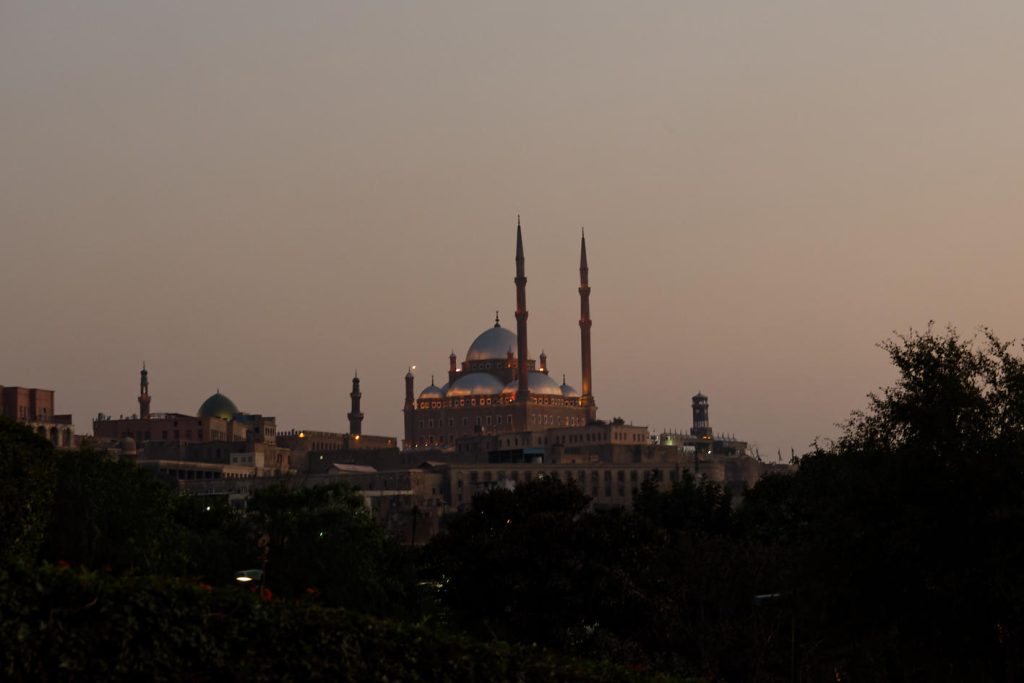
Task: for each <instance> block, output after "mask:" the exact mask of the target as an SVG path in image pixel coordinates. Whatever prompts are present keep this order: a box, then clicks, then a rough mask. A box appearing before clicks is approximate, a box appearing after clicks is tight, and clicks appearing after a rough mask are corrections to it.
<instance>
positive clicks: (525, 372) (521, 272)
mask: <svg viewBox="0 0 1024 683" xmlns="http://www.w3.org/2000/svg"><path fill="white" fill-rule="evenodd" d="M529 315H530V314H529V313H527V312H526V259H525V258H524V257H523V226H522V224H521V223H520V222H519V217H518V216H516V335H517V336H518V341H519V388H518V389H517V390H516V403H524V404H525V403H528V402H529V401H530V361H529V355H530V350H529V346H528V345H527V343H526V319H527V318H528V317H529Z"/></svg>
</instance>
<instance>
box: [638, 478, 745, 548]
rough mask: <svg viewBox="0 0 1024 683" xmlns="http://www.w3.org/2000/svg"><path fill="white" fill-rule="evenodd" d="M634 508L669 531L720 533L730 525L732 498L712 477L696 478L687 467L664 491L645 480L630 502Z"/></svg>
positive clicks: (725, 530)
mask: <svg viewBox="0 0 1024 683" xmlns="http://www.w3.org/2000/svg"><path fill="white" fill-rule="evenodd" d="M633 510H634V511H635V512H636V513H637V514H639V515H641V516H643V517H646V518H648V519H649V520H651V522H652V523H654V524H655V525H656V526H658V527H660V528H662V529H667V530H669V531H676V532H678V531H687V532H691V533H708V534H721V533H726V532H728V531H729V529H730V527H731V525H732V502H731V496H730V495H729V493H728V491H726V490H725V489H723V488H722V487H721V486H719V485H718V484H716V483H715V482H713V481H708V480H707V479H700V480H698V479H697V478H696V477H694V476H693V474H692V473H691V472H689V471H686V472H683V476H682V477H681V479H680V481H677V482H674V483H673V484H672V488H671V490H670V491H668V492H667V493H662V492H659V491H658V489H657V488H656V487H655V485H654V483H653V482H651V481H645V482H644V483H643V486H642V487H641V489H640V494H639V495H638V496H637V498H636V500H635V502H634V503H633Z"/></svg>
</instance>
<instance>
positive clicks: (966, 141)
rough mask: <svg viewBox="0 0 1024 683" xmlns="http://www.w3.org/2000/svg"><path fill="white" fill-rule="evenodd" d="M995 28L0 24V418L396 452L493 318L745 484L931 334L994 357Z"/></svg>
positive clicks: (881, 380) (402, 11) (269, 14)
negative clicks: (371, 443)
mask: <svg viewBox="0 0 1024 683" xmlns="http://www.w3.org/2000/svg"><path fill="white" fill-rule="evenodd" d="M1022 36H1024V3H1020V2H1009V1H1007V2H972V3H968V2H962V1H960V2H941V1H935V0H929V1H927V2H924V1H920V2H892V1H891V0H890V1H889V2H866V1H865V2H848V3H823V2H791V1H784V0H783V1H778V2H753V1H750V2H722V1H720V0H719V1H717V2H712V1H710V0H709V1H707V2H683V1H681V0H674V1H672V2H629V3H626V2H599V1H596V0H588V1H586V2H572V3H570V2H559V3H541V2H516V3H490V2H458V3H456V2H404V3H400V2H387V3H382V2H366V3H350V2H341V1H339V0H334V1H330V2H327V1H325V2H299V3H282V2H254V1H252V0H247V1H245V2H210V1H209V0H204V1H203V2H163V3H157V2H127V1H126V2H101V1H97V0H90V1H89V2H63V3H54V2H41V1H40V0H30V1H27V2H18V1H14V0H4V1H3V2H2V3H0V98H2V99H0V102H2V107H0V291H2V292H3V316H2V318H0V320H2V331H3V334H2V339H3V341H2V353H0V385H7V386H12V385H21V386H30V387H43V388H50V389H54V390H56V392H57V395H56V400H57V411H58V412H70V413H73V415H74V419H75V424H76V427H77V430H78V431H79V432H81V433H88V432H91V420H92V418H93V417H95V415H96V413H98V412H104V413H108V414H113V415H114V416H118V415H121V414H125V415H127V414H130V413H133V412H136V411H137V410H138V406H137V403H136V400H135V398H136V396H137V394H138V371H139V369H140V366H141V364H142V361H143V360H145V361H146V362H147V365H148V367H149V370H150V381H151V393H152V394H153V403H152V409H153V410H154V411H155V412H184V413H194V412H195V411H196V409H197V408H198V407H199V404H200V403H201V402H202V401H203V400H204V399H205V398H206V397H207V396H208V395H210V394H211V393H213V392H214V391H215V390H217V389H218V388H220V389H221V390H222V391H223V392H224V393H225V394H227V395H228V396H230V397H231V398H232V399H233V400H234V401H235V403H237V404H238V406H239V408H240V409H242V410H243V411H247V412H255V413H262V414H265V415H275V416H277V419H278V428H279V429H289V428H303V429H320V430H328V431H346V430H347V426H348V425H347V422H346V420H345V417H344V416H345V413H346V412H347V411H348V409H349V399H348V392H349V390H350V380H351V377H352V372H353V370H354V369H356V368H358V370H359V376H360V377H361V378H362V380H363V382H362V385H363V386H362V388H363V394H364V399H363V410H364V412H365V413H366V420H365V422H364V426H363V429H364V432H366V433H368V434H388V435H398V436H401V429H402V421H401V408H402V398H403V376H404V375H405V372H406V368H407V366H408V365H410V364H416V365H417V366H418V367H417V371H416V389H417V391H419V390H420V389H422V388H423V387H424V386H425V385H426V384H429V382H430V375H431V374H435V375H436V376H437V379H438V384H441V383H442V382H443V381H444V376H445V374H446V370H447V357H448V353H449V351H451V350H452V349H453V348H454V350H455V352H456V353H457V354H458V357H459V360H460V361H461V360H462V359H463V357H464V355H465V352H466V350H467V348H468V346H469V344H470V343H471V342H472V341H473V339H474V337H475V336H476V335H477V334H478V333H480V332H481V331H483V330H484V329H486V328H487V327H488V326H489V325H491V324H492V321H493V318H494V311H495V309H498V310H499V311H500V315H501V318H502V321H503V324H504V325H505V326H506V327H509V328H511V329H514V326H515V320H514V317H513V312H514V303H515V290H514V285H513V282H512V279H513V277H514V274H515V265H514V254H515V225H516V215H517V214H521V215H522V225H523V236H524V242H525V248H526V275H527V277H528V279H529V284H528V286H527V299H528V305H529V311H530V318H529V325H530V327H529V340H530V350H531V355H532V356H534V357H536V356H537V355H538V354H539V353H540V351H541V349H544V350H545V351H546V352H547V354H548V357H549V366H550V368H551V370H552V374H553V375H554V376H556V377H557V378H558V379H559V380H561V374H562V373H563V372H565V374H566V376H567V379H568V381H569V383H570V384H573V385H574V386H577V387H578V386H579V381H580V359H579V327H578V325H577V320H578V316H579V297H578V294H577V291H576V287H577V283H578V271H577V267H578V259H579V237H580V228H581V226H585V227H586V234H587V247H588V253H589V260H590V283H591V286H592V288H593V293H592V296H591V308H592V315H593V318H594V327H593V349H594V351H593V353H594V393H595V396H596V400H597V405H598V416H599V417H602V418H605V419H609V418H612V417H614V416H622V417H623V418H625V419H626V420H627V421H631V422H633V423H636V424H646V425H648V426H650V427H651V428H652V430H661V429H663V428H669V427H678V428H688V427H689V425H690V408H689V404H690V397H691V396H692V395H693V394H695V393H696V392H697V391H698V390H700V391H703V392H704V393H705V394H708V395H709V396H710V400H711V423H712V426H713V427H714V429H715V430H716V431H717V432H724V433H732V434H735V435H737V436H738V437H741V438H744V439H746V440H748V441H750V442H751V443H752V444H754V445H756V446H757V447H758V448H760V451H761V454H762V455H763V456H767V455H771V456H772V457H773V458H774V456H775V453H776V451H777V450H778V449H781V450H782V451H783V453H784V454H786V455H787V456H788V453H789V449H790V448H795V449H796V451H797V453H800V452H801V451H803V450H805V449H806V447H807V446H808V444H809V443H810V442H811V441H812V440H813V439H814V438H815V437H817V436H820V437H826V438H827V437H829V436H834V435H835V434H836V427H835V423H837V422H840V421H842V420H844V419H845V418H846V417H847V416H848V414H849V412H850V411H851V410H853V409H856V408H860V407H863V406H864V405H865V395H866V394H867V393H868V392H870V391H873V390H876V389H878V388H879V387H880V386H882V385H885V384H887V383H889V382H890V381H891V380H892V379H893V378H894V376H895V375H894V372H893V371H892V370H891V369H890V366H889V363H888V359H887V358H886V356H885V354H884V353H883V352H882V351H881V350H879V349H878V348H877V346H876V345H877V343H878V342H880V341H882V340H884V339H886V338H888V337H891V336H892V334H893V332H894V331H898V332H904V331H907V330H908V329H910V328H915V329H922V328H924V327H925V326H926V325H927V323H928V321H929V320H934V321H936V324H937V325H939V326H940V327H944V326H945V325H947V324H951V325H954V326H956V327H957V328H959V329H960V330H961V331H962V332H964V333H967V334H972V333H973V332H974V331H975V330H976V329H977V328H978V326H981V325H986V326H988V327H990V328H992V329H993V330H994V331H995V332H996V333H997V334H998V335H999V336H1000V337H1003V338H1004V339H1009V338H1019V337H1022V336H1024V317H1022V316H1021V304H1020V291H1021V284H1022V280H1024V276H1022V274H1021V273H1022V269H1021V265H1020V264H1021V258H1022V256H1024V229H1022V217H1024V39H1022Z"/></svg>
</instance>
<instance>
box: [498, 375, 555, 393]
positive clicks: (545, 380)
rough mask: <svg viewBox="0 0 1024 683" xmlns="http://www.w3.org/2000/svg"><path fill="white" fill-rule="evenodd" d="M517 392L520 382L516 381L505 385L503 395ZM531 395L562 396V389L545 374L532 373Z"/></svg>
mask: <svg viewBox="0 0 1024 683" xmlns="http://www.w3.org/2000/svg"><path fill="white" fill-rule="evenodd" d="M517 391H519V380H517V379H514V380H512V381H511V382H509V383H508V384H506V385H505V388H504V389H503V390H502V393H504V394H514V393H516V392H517ZM530 393H531V394H542V395H545V396H562V387H560V386H558V382H556V381H555V380H553V379H551V378H550V377H548V376H547V375H545V374H544V373H543V372H531V373H530Z"/></svg>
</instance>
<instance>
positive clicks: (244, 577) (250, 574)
mask: <svg viewBox="0 0 1024 683" xmlns="http://www.w3.org/2000/svg"><path fill="white" fill-rule="evenodd" d="M262 578H263V570H262V569H243V570H242V571H240V572H235V581H237V582H239V583H249V582H250V581H259V580H261V579H262Z"/></svg>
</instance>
